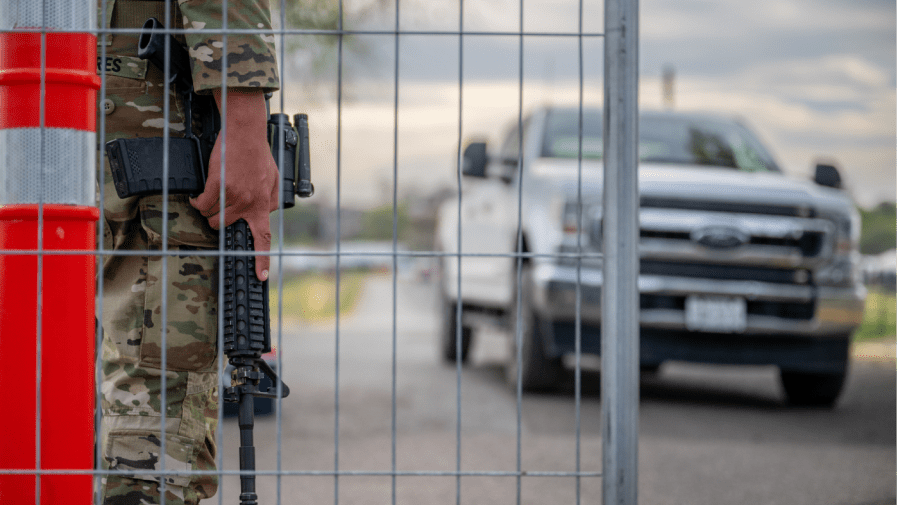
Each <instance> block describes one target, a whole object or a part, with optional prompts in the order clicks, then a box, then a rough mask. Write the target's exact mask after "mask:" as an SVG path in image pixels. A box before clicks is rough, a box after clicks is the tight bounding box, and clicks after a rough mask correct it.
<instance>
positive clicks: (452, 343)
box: [440, 299, 474, 363]
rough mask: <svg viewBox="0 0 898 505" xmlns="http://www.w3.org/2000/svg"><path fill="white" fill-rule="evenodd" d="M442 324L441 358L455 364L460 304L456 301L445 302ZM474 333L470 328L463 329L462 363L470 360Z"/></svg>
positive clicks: (464, 327)
mask: <svg viewBox="0 0 898 505" xmlns="http://www.w3.org/2000/svg"><path fill="white" fill-rule="evenodd" d="M442 303H443V309H442V311H441V318H442V321H441V322H440V357H441V358H443V360H444V361H446V362H447V363H455V362H456V360H458V358H459V356H458V345H457V343H456V339H457V338H458V336H457V334H458V318H457V314H458V303H457V302H456V301H455V300H445V299H444V300H443V302H442ZM473 335H474V331H473V329H472V328H471V327H469V326H464V325H462V327H461V362H462V363H465V362H466V361H467V360H468V351H469V350H470V349H471V341H472V340H473Z"/></svg>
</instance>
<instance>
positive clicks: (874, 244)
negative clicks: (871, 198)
mask: <svg viewBox="0 0 898 505" xmlns="http://www.w3.org/2000/svg"><path fill="white" fill-rule="evenodd" d="M859 211H860V213H861V253H863V254H879V253H882V252H885V251H888V250H891V249H895V239H896V232H895V228H896V212H895V204H894V203H881V204H879V206H878V207H876V208H874V209H871V210H864V209H859Z"/></svg>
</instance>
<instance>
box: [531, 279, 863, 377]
mask: <svg viewBox="0 0 898 505" xmlns="http://www.w3.org/2000/svg"><path fill="white" fill-rule="evenodd" d="M638 287H639V294H640V301H639V303H640V317H639V325H640V331H641V335H642V345H641V355H642V361H643V363H651V362H660V361H663V360H664V359H683V360H693V358H690V356H693V357H694V360H697V361H705V362H707V361H710V362H733V363H743V362H744V363H759V364H761V363H771V364H781V365H782V363H772V362H779V361H783V360H782V359H775V358H771V357H762V356H755V357H754V358H751V359H748V358H746V359H745V360H740V359H739V358H738V357H733V356H732V354H733V353H732V352H728V349H730V350H735V349H733V347H734V346H735V347H738V346H739V343H740V342H741V343H744V344H745V346H746V349H757V348H759V346H760V347H764V346H765V345H766V346H768V347H776V345H775V344H774V342H779V343H784V342H795V343H796V345H798V347H800V348H803V347H805V346H806V345H807V344H814V343H816V342H820V341H825V340H829V341H833V345H837V346H842V343H843V342H845V341H847V337H848V336H850V334H851V333H852V332H853V331H854V330H855V328H857V326H858V325H860V323H861V320H862V318H863V311H864V298H865V296H866V291H865V289H864V287H863V286H861V285H857V286H849V287H826V286H810V285H784V284H775V283H764V282H757V281H725V280H715V279H701V278H683V277H667V276H661V275H640V276H639V279H638ZM532 290H533V303H534V310H535V311H536V313H537V314H538V315H539V316H540V317H541V318H542V319H544V320H545V321H546V322H551V323H552V326H553V331H552V332H551V333H552V338H550V339H548V340H549V342H547V343H546V344H547V347H548V349H547V351H549V352H550V354H552V355H559V354H565V353H570V352H573V349H574V347H573V337H574V334H575V333H576V331H575V329H576V326H577V322H578V321H579V324H580V333H581V335H582V349H583V351H584V352H595V353H597V352H599V350H600V349H599V338H598V332H599V329H600V327H601V298H602V297H601V292H602V272H601V271H600V270H598V269H595V268H581V269H580V271H579V273H578V270H577V268H575V267H569V266H563V265H556V264H547V263H544V264H539V265H535V266H534V270H533V286H532ZM696 295H698V296H719V297H732V298H744V299H745V300H746V307H747V310H746V312H747V313H746V326H745V329H744V331H740V332H738V333H705V332H697V331H690V330H689V329H688V328H687V324H686V310H685V301H686V298H688V297H690V296H696ZM578 297H579V318H578V309H577V299H578ZM668 338H670V339H672V340H670V341H669V342H668ZM706 340H707V341H706ZM693 341H694V342H693ZM688 342H693V344H694V345H688V346H687V347H690V348H693V349H692V350H690V351H688V352H685V351H682V350H680V351H677V350H676V349H674V348H675V347H678V346H679V347H681V346H682V345H685V344H687V343H688ZM837 342H838V343H837ZM681 344H682V345H681ZM717 345H722V346H724V348H723V349H721V350H720V353H718V354H719V356H718V355H717V354H715V356H717V357H714V356H711V355H709V354H708V353H709V352H712V349H711V348H713V347H715V346H717ZM817 347H819V346H817ZM700 348H701V349H700ZM702 349H703V350H702ZM712 354H713V353H712ZM800 356H806V353H803V352H798V354H797V355H796V356H795V358H798V357H800ZM662 358H663V359H662ZM786 361H787V362H788V359H787V360H786Z"/></svg>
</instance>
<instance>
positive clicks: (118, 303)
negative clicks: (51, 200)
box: [97, 0, 278, 505]
mask: <svg viewBox="0 0 898 505" xmlns="http://www.w3.org/2000/svg"><path fill="white" fill-rule="evenodd" d="M103 3H104V0H98V4H99V6H100V12H101V13H102V12H103V9H102V7H103ZM105 4H106V9H105V11H106V17H105V19H101V23H100V25H101V26H109V27H112V28H135V29H139V28H140V27H141V26H142V25H143V24H144V22H145V21H146V20H147V18H150V17H156V18H158V19H160V20H162V22H163V23H164V24H165V25H166V26H168V27H172V28H189V29H203V28H205V29H211V30H215V29H221V28H222V27H223V21H222V19H223V13H222V1H221V0H178V1H177V2H174V1H171V2H170V3H169V5H168V7H169V9H170V13H171V16H172V17H171V18H170V19H166V17H165V14H166V0H149V1H147V0H105ZM227 24H228V28H229V29H232V28H233V29H270V28H271V20H270V12H269V5H268V0H229V1H228V3H227ZM176 39H178V40H179V42H181V43H182V44H184V45H185V46H186V47H187V49H188V51H189V54H190V58H191V66H192V71H193V81H194V86H195V89H196V90H197V91H198V92H200V93H211V94H212V95H214V97H215V101H216V104H217V105H218V107H219V110H221V109H222V106H223V105H224V104H223V103H222V92H221V90H220V87H221V84H222V74H221V72H222V68H221V67H222V55H223V53H224V52H227V55H228V58H227V66H228V67H227V81H226V85H227V88H228V92H227V104H226V105H227V116H226V117H223V118H222V123H223V124H225V125H226V130H227V133H226V135H227V138H224V135H219V137H218V140H217V142H216V145H215V148H214V150H213V153H212V156H211V159H210V160H209V165H208V166H209V167H210V168H209V170H208V177H207V182H206V190H205V192H204V193H203V194H202V195H200V196H199V197H197V198H196V199H189V198H188V197H187V196H186V195H170V196H169V198H168V215H163V205H162V204H163V202H162V197H161V196H147V197H142V198H138V197H131V198H127V199H124V200H123V199H120V198H118V196H117V195H116V192H115V190H114V188H113V183H112V177H111V174H110V169H109V164H108V162H106V163H105V168H104V169H105V184H106V188H105V207H104V209H103V212H104V219H103V224H104V228H103V232H104V248H105V249H106V250H107V251H110V250H111V251H112V252H113V253H112V254H111V255H109V256H106V257H105V260H104V264H103V269H102V275H103V300H102V303H103V321H102V323H103V330H104V338H103V346H102V380H103V384H102V409H103V423H102V429H101V430H102V431H101V444H102V454H101V455H102V457H101V465H102V467H103V468H104V469H111V470H115V471H123V472H128V474H127V475H108V476H103V478H102V479H101V480H100V488H99V491H98V492H99V493H100V495H101V498H102V500H101V501H102V503H104V504H107V505H113V504H115V505H126V504H128V505H130V504H144V503H147V504H157V503H168V504H172V503H177V504H182V503H185V504H196V503H198V502H199V500H201V499H203V498H208V497H211V496H213V495H214V494H215V492H216V490H217V488H218V479H217V477H216V476H214V475H191V474H190V472H191V471H194V470H205V471H209V470H215V462H216V442H215V430H216V426H217V424H218V380H217V372H218V349H217V346H216V344H217V330H218V329H217V322H218V307H217V305H218V286H217V279H218V274H217V267H218V261H217V258H216V257H215V256H205V255H203V252H204V251H210V250H217V249H218V244H219V235H218V231H217V229H218V227H219V210H220V202H219V194H220V193H219V191H220V166H221V159H222V154H221V148H222V143H223V142H226V144H227V149H226V160H225V164H226V170H227V177H226V191H225V200H226V207H225V216H226V221H225V224H226V225H227V224H231V223H233V222H234V221H236V220H237V219H239V218H243V219H245V220H246V221H247V222H248V223H249V225H250V228H251V230H252V233H253V235H254V237H255V239H256V249H257V250H259V251H268V250H269V248H270V244H271V234H270V231H269V221H268V215H269V213H270V212H271V211H273V210H276V209H277V207H278V174H277V169H276V165H275V163H274V160H273V159H272V156H271V151H270V150H269V147H268V144H267V140H266V138H265V131H266V129H265V123H266V120H267V115H266V112H265V103H264V96H263V93H265V92H268V91H274V90H276V89H278V75H277V65H276V60H275V52H274V45H273V42H274V37H273V36H272V35H265V34H262V35H248V34H233V35H229V36H228V37H227V41H226V44H227V46H226V47H225V45H224V44H225V41H224V40H223V37H222V35H221V33H214V32H213V33H188V34H186V35H183V36H182V35H177V36H176ZM137 41H138V35H137V33H133V34H131V33H128V34H123V33H114V34H112V35H108V34H107V35H105V36H100V37H98V43H99V44H105V45H106V59H105V60H103V61H100V60H101V57H100V56H98V62H97V64H98V72H99V71H100V69H101V68H104V69H105V72H106V96H103V97H100V98H99V100H100V102H101V103H100V107H99V110H100V111H102V112H100V113H101V114H105V117H106V129H105V131H106V138H105V141H109V140H112V139H116V138H134V137H159V136H161V135H163V126H164V123H165V117H164V114H163V96H164V95H163V94H164V93H166V92H169V97H170V98H169V107H170V110H169V124H168V128H169V134H170V135H171V136H172V137H180V136H183V132H184V129H185V128H188V127H190V125H185V124H184V116H183V111H182V104H181V103H180V101H179V99H178V96H177V95H176V94H174V93H171V92H170V91H169V87H168V86H167V85H166V84H165V83H164V82H163V75H162V72H161V71H160V70H159V69H157V68H155V67H154V66H153V65H151V64H148V62H147V61H145V60H141V59H139V58H137ZM99 54H101V53H100V51H98V55H99ZM202 119H203V118H200V120H202ZM98 123H99V121H98ZM163 226H167V227H168V250H170V251H178V255H169V256H160V255H156V256H153V255H151V254H147V255H136V256H131V255H127V256H117V255H115V252H116V251H152V250H161V249H162V248H163V246H162V229H163V228H162V227H163ZM256 265H257V266H256V270H257V275H258V276H259V278H260V279H263V280H264V279H266V278H267V276H268V265H269V258H268V257H267V256H259V257H258V258H257V262H256ZM163 271H166V272H167V282H166V286H163V285H162V272H163ZM163 297H165V300H166V304H167V321H166V322H165V323H166V324H165V328H163V319H162V304H163ZM163 334H165V335H166V347H165V354H166V359H165V370H164V372H165V377H166V395H165V397H166V398H165V402H166V404H165V405H164V406H163V405H162V374H163V370H162V353H163V345H162V344H163V341H162V338H163V337H162V335H163ZM163 408H164V409H165V416H166V417H165V426H164V429H163V426H162V412H163ZM162 437H164V438H165V455H164V458H165V459H164V461H165V470H166V472H168V471H175V472H182V473H180V474H177V475H174V474H168V475H166V476H165V479H166V480H165V482H166V485H165V491H166V496H165V499H164V500H163V499H162V497H160V492H161V487H162V485H161V484H160V482H161V480H160V475H159V474H158V473H157V474H155V475H154V473H153V472H158V471H159V470H161V469H162V461H163V460H162V458H163V456H162V455H160V452H161V449H162V442H161V439H162Z"/></svg>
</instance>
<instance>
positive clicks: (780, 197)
mask: <svg viewBox="0 0 898 505" xmlns="http://www.w3.org/2000/svg"><path fill="white" fill-rule="evenodd" d="M530 168H531V171H530V175H531V181H530V183H531V184H528V186H530V187H531V188H534V190H535V191H537V192H538V191H545V190H547V189H549V188H551V190H552V191H555V192H556V193H562V194H563V197H564V198H565V199H567V200H576V199H577V195H578V184H579V181H580V180H582V195H583V200H584V203H595V202H598V201H601V196H602V183H603V164H602V163H601V162H596V161H583V163H582V170H578V163H577V160H567V159H554V158H540V159H537V160H534V161H533V163H532V164H531V166H530ZM578 172H580V174H582V179H581V177H580V176H578ZM639 193H640V195H641V196H642V197H643V198H652V197H656V198H675V199H684V200H692V201H702V200H705V201H727V202H742V203H752V204H760V205H765V204H770V205H786V204H787V205H790V206H799V207H801V206H806V207H808V208H814V209H817V210H818V211H824V212H825V211H830V212H838V213H846V212H850V210H849V209H851V208H853V205H852V204H851V201H850V199H849V198H848V196H847V194H846V193H845V192H844V191H840V190H836V189H832V188H827V187H823V186H819V185H817V184H815V183H814V182H813V181H810V180H801V179H795V178H791V177H788V176H786V175H784V174H781V173H773V172H742V171H738V170H733V169H728V168H716V167H708V166H690V165H677V164H659V163H643V164H641V165H640V166H639Z"/></svg>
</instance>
